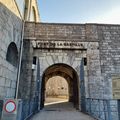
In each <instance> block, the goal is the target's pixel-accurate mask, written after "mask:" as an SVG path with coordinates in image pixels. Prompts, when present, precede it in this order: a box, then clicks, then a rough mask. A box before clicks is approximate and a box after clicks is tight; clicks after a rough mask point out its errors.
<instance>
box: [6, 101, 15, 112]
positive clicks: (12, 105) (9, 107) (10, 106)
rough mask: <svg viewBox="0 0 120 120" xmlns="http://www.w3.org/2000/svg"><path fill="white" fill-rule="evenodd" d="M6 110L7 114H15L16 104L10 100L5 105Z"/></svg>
mask: <svg viewBox="0 0 120 120" xmlns="http://www.w3.org/2000/svg"><path fill="white" fill-rule="evenodd" d="M4 110H5V111H6V112H7V113H13V112H15V110H16V103H15V102H14V101H12V100H8V101H6V103H5V105H4Z"/></svg>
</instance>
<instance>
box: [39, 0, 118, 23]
mask: <svg viewBox="0 0 120 120" xmlns="http://www.w3.org/2000/svg"><path fill="white" fill-rule="evenodd" d="M38 3H39V9H40V17H41V21H42V22H48V23H107V24H120V0H38Z"/></svg>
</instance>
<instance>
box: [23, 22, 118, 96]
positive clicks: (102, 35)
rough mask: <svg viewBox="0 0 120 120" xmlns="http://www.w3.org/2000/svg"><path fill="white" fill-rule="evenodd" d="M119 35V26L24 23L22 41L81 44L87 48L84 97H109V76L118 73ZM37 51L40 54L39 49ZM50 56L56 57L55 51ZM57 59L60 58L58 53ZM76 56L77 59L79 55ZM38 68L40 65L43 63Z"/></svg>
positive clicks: (110, 90) (110, 94)
mask: <svg viewBox="0 0 120 120" xmlns="http://www.w3.org/2000/svg"><path fill="white" fill-rule="evenodd" d="M119 36H120V26H119V25H104V24H101V25H100V24H50V23H49V24H47V23H41V24H40V23H36V24H35V23H29V22H28V23H26V24H25V36H24V38H25V39H29V40H31V41H34V42H35V41H43V43H44V41H49V42H54V41H58V43H59V42H60V41H64V42H68V41H71V42H74V43H77V42H83V44H84V45H86V46H87V47H86V49H87V53H86V58H87V67H85V69H86V71H87V72H85V73H86V77H85V79H86V81H85V82H86V83H85V86H86V92H87V93H86V94H87V97H91V98H112V84H111V83H112V75H117V74H119V72H120V64H119V59H120V54H119V49H120V48H119V40H120V37H119ZM44 47H46V46H44ZM53 49H54V48H53ZM59 49H60V48H59ZM62 49H64V46H62ZM71 49H74V47H71ZM35 51H36V50H35ZM38 51H39V54H40V49H38ZM42 51H44V52H45V49H42V50H41V54H40V56H41V55H42V54H44V52H42ZM68 51H69V50H68ZM53 53H54V56H55V54H56V50H54V52H53ZM63 53H64V51H63ZM48 54H49V52H47V53H46V55H45V56H46V58H47V57H49V55H48ZM57 54H59V53H57ZM70 54H71V52H68V56H69V55H70ZM57 56H60V54H59V55H57ZM63 56H64V55H63ZM73 56H75V54H74V55H73ZM73 56H72V57H73ZM77 57H80V56H79V55H78V56H77ZM49 59H50V58H49ZM43 61H44V60H43ZM40 62H41V61H40ZM44 62H45V61H44ZM48 62H50V60H49V61H48ZM79 62H80V61H79ZM68 63H69V62H68ZM41 65H42V66H43V65H44V64H41ZM45 65H47V64H45ZM42 68H45V67H42ZM78 75H79V73H78Z"/></svg>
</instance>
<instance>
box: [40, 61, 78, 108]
mask: <svg viewBox="0 0 120 120" xmlns="http://www.w3.org/2000/svg"><path fill="white" fill-rule="evenodd" d="M54 76H61V77H63V78H65V79H66V81H67V82H68V88H69V102H72V103H73V105H74V107H75V108H76V109H79V86H80V85H79V79H78V75H77V73H76V71H75V70H74V69H73V68H72V67H71V66H68V65H67V64H61V63H59V64H54V65H52V66H50V67H48V68H47V69H46V70H45V71H44V73H43V77H42V84H41V86H42V87H41V104H40V108H41V109H42V108H43V107H44V102H45V89H46V88H45V85H46V83H47V81H48V80H49V79H50V78H52V77H54Z"/></svg>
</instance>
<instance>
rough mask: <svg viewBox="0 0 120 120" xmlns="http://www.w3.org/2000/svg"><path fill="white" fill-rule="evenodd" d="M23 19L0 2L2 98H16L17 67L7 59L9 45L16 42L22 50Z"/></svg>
mask: <svg viewBox="0 0 120 120" xmlns="http://www.w3.org/2000/svg"><path fill="white" fill-rule="evenodd" d="M21 33H22V21H21V20H20V19H19V18H18V17H16V15H14V14H13V13H12V12H11V11H9V10H8V9H7V8H6V7H5V6H4V5H2V4H0V99H4V98H14V97H15V89H16V80H17V67H14V66H13V65H12V64H10V63H9V62H8V61H7V60H6V54H7V49H8V46H9V44H10V43H11V42H14V43H15V44H16V46H17V49H18V55H19V50H20V41H21Z"/></svg>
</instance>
